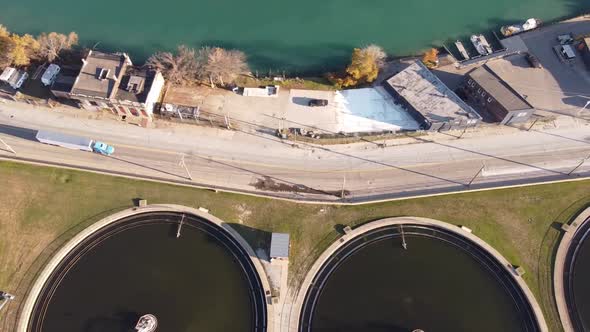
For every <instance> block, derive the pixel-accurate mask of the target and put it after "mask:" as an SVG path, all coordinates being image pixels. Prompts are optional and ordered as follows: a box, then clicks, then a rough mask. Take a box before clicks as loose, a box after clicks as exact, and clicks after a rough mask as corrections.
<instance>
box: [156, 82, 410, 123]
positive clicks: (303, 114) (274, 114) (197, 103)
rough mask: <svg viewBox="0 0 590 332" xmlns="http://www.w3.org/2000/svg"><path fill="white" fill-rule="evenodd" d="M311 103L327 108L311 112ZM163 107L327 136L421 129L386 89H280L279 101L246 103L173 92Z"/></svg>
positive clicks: (216, 93) (199, 92) (221, 95)
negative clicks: (194, 109) (173, 106)
mask: <svg viewBox="0 0 590 332" xmlns="http://www.w3.org/2000/svg"><path fill="white" fill-rule="evenodd" d="M311 99H326V100H328V105H327V106H323V107H310V106H308V103H309V101H310V100H311ZM164 102H165V103H172V104H177V105H183V106H191V107H199V108H200V110H201V111H204V112H209V113H214V114H219V115H222V116H226V115H228V116H230V117H231V118H232V119H237V120H241V121H246V122H248V123H253V124H256V125H260V126H264V127H267V128H272V129H277V128H279V127H286V128H289V127H295V128H306V129H308V130H313V131H323V132H327V133H338V132H372V131H383V130H391V131H398V130H400V129H417V128H418V124H417V123H416V122H415V121H414V119H412V117H411V116H410V115H409V114H408V113H406V111H405V110H403V108H402V107H401V106H399V105H396V104H395V103H394V101H393V98H392V97H391V96H390V95H389V94H388V93H387V92H386V91H385V90H384V89H383V88H382V87H376V88H367V89H354V90H345V91H336V92H335V91H320V90H299V89H291V90H287V89H281V90H280V91H279V93H278V95H277V96H276V97H247V96H242V95H238V94H236V93H233V92H231V91H227V90H222V89H216V90H212V89H209V88H203V87H192V88H186V87H173V88H171V89H170V91H169V92H168V93H167V95H166V98H165V100H164Z"/></svg>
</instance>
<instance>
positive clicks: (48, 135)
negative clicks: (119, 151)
mask: <svg viewBox="0 0 590 332" xmlns="http://www.w3.org/2000/svg"><path fill="white" fill-rule="evenodd" d="M35 138H36V139H37V140H38V141H39V142H41V143H45V144H50V145H56V146H61V147H64V148H68V149H72V150H82V151H88V152H96V153H100V154H104V155H111V154H112V153H113V152H115V148H114V147H112V146H110V145H108V144H106V143H103V142H98V141H94V140H92V139H90V138H86V137H80V136H74V135H68V134H62V133H58V132H53V131H47V130H39V131H38V132H37V135H35Z"/></svg>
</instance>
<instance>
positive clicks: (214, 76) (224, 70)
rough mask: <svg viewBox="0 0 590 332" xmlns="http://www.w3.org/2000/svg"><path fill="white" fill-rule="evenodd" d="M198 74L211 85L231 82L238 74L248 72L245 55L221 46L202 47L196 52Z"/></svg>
mask: <svg viewBox="0 0 590 332" xmlns="http://www.w3.org/2000/svg"><path fill="white" fill-rule="evenodd" d="M197 58H198V76H199V78H201V79H207V80H209V83H210V84H211V86H214V85H215V84H221V85H222V86H224V85H225V84H226V83H233V82H234V81H235V80H236V78H237V77H238V76H239V75H242V74H247V73H249V72H250V69H249V68H248V64H247V62H246V55H245V54H244V53H243V52H241V51H237V50H226V49H223V48H221V47H203V48H201V49H200V50H199V52H198V56H197Z"/></svg>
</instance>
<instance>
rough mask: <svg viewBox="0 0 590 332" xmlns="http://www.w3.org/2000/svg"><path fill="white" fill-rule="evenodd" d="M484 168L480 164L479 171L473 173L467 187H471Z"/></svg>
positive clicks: (483, 165)
mask: <svg viewBox="0 0 590 332" xmlns="http://www.w3.org/2000/svg"><path fill="white" fill-rule="evenodd" d="M485 167H486V165H485V164H484V163H482V165H481V168H480V169H479V171H477V173H475V176H474V177H473V178H472V179H471V181H469V184H467V187H471V184H472V183H473V181H475V179H476V178H477V177H478V176H479V175H480V174H481V172H483V169H484V168H485Z"/></svg>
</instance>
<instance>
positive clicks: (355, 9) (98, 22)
mask: <svg viewBox="0 0 590 332" xmlns="http://www.w3.org/2000/svg"><path fill="white" fill-rule="evenodd" d="M0 3H1V4H2V6H1V7H0V8H2V9H1V10H0V23H2V24H4V25H6V26H7V27H8V28H9V29H10V30H12V31H15V32H19V33H25V32H27V33H33V34H37V33H39V32H42V31H59V32H69V31H72V30H73V31H76V32H77V33H78V34H79V36H80V38H81V45H82V46H86V47H92V46H93V45H95V43H97V42H98V43H99V44H98V46H97V47H98V48H99V49H102V50H108V51H113V50H121V51H127V52H129V53H131V55H132V56H133V58H134V59H135V62H141V61H142V60H144V59H145V58H146V57H147V56H148V55H149V54H151V53H152V52H154V51H155V50H167V49H172V48H174V47H175V46H176V45H178V44H187V45H191V46H195V47H198V46H201V45H214V46H225V47H234V48H238V49H241V50H243V51H245V52H246V54H247V55H248V57H249V62H250V64H251V65H252V67H253V68H255V69H258V70H261V71H264V72H266V71H268V70H269V69H270V70H275V71H281V70H287V71H298V72H303V71H322V70H327V69H333V68H336V67H338V66H341V65H342V64H343V63H345V62H346V61H347V60H348V58H349V54H350V51H351V49H352V48H353V47H356V46H363V45H366V44H369V43H376V44H379V45H381V46H382V47H384V48H385V49H386V50H387V51H388V52H389V53H390V54H392V55H404V54H410V53H416V52H419V51H420V50H423V49H425V48H427V47H429V46H431V45H440V44H441V43H444V42H449V41H453V40H455V39H457V38H462V37H465V36H468V35H470V34H472V33H473V32H478V31H490V30H492V29H497V28H498V27H499V26H501V25H503V24H506V23H512V22H515V21H521V20H523V19H526V18H529V17H536V18H540V19H542V20H544V21H551V20H555V19H558V18H562V17H566V16H572V15H575V14H579V13H581V12H584V11H589V10H590V1H587V0H521V1H514V0H494V1H490V0H447V1H435V0H410V1H401V0H370V1H368V0H365V1H362V0H298V1H286V0H275V1H268V0H265V1H263V0H250V1H239V0H168V1H154V0H141V1H140V0H125V1H121V0H102V1H78V0H53V1H47V0H19V1H8V0H0Z"/></svg>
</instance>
